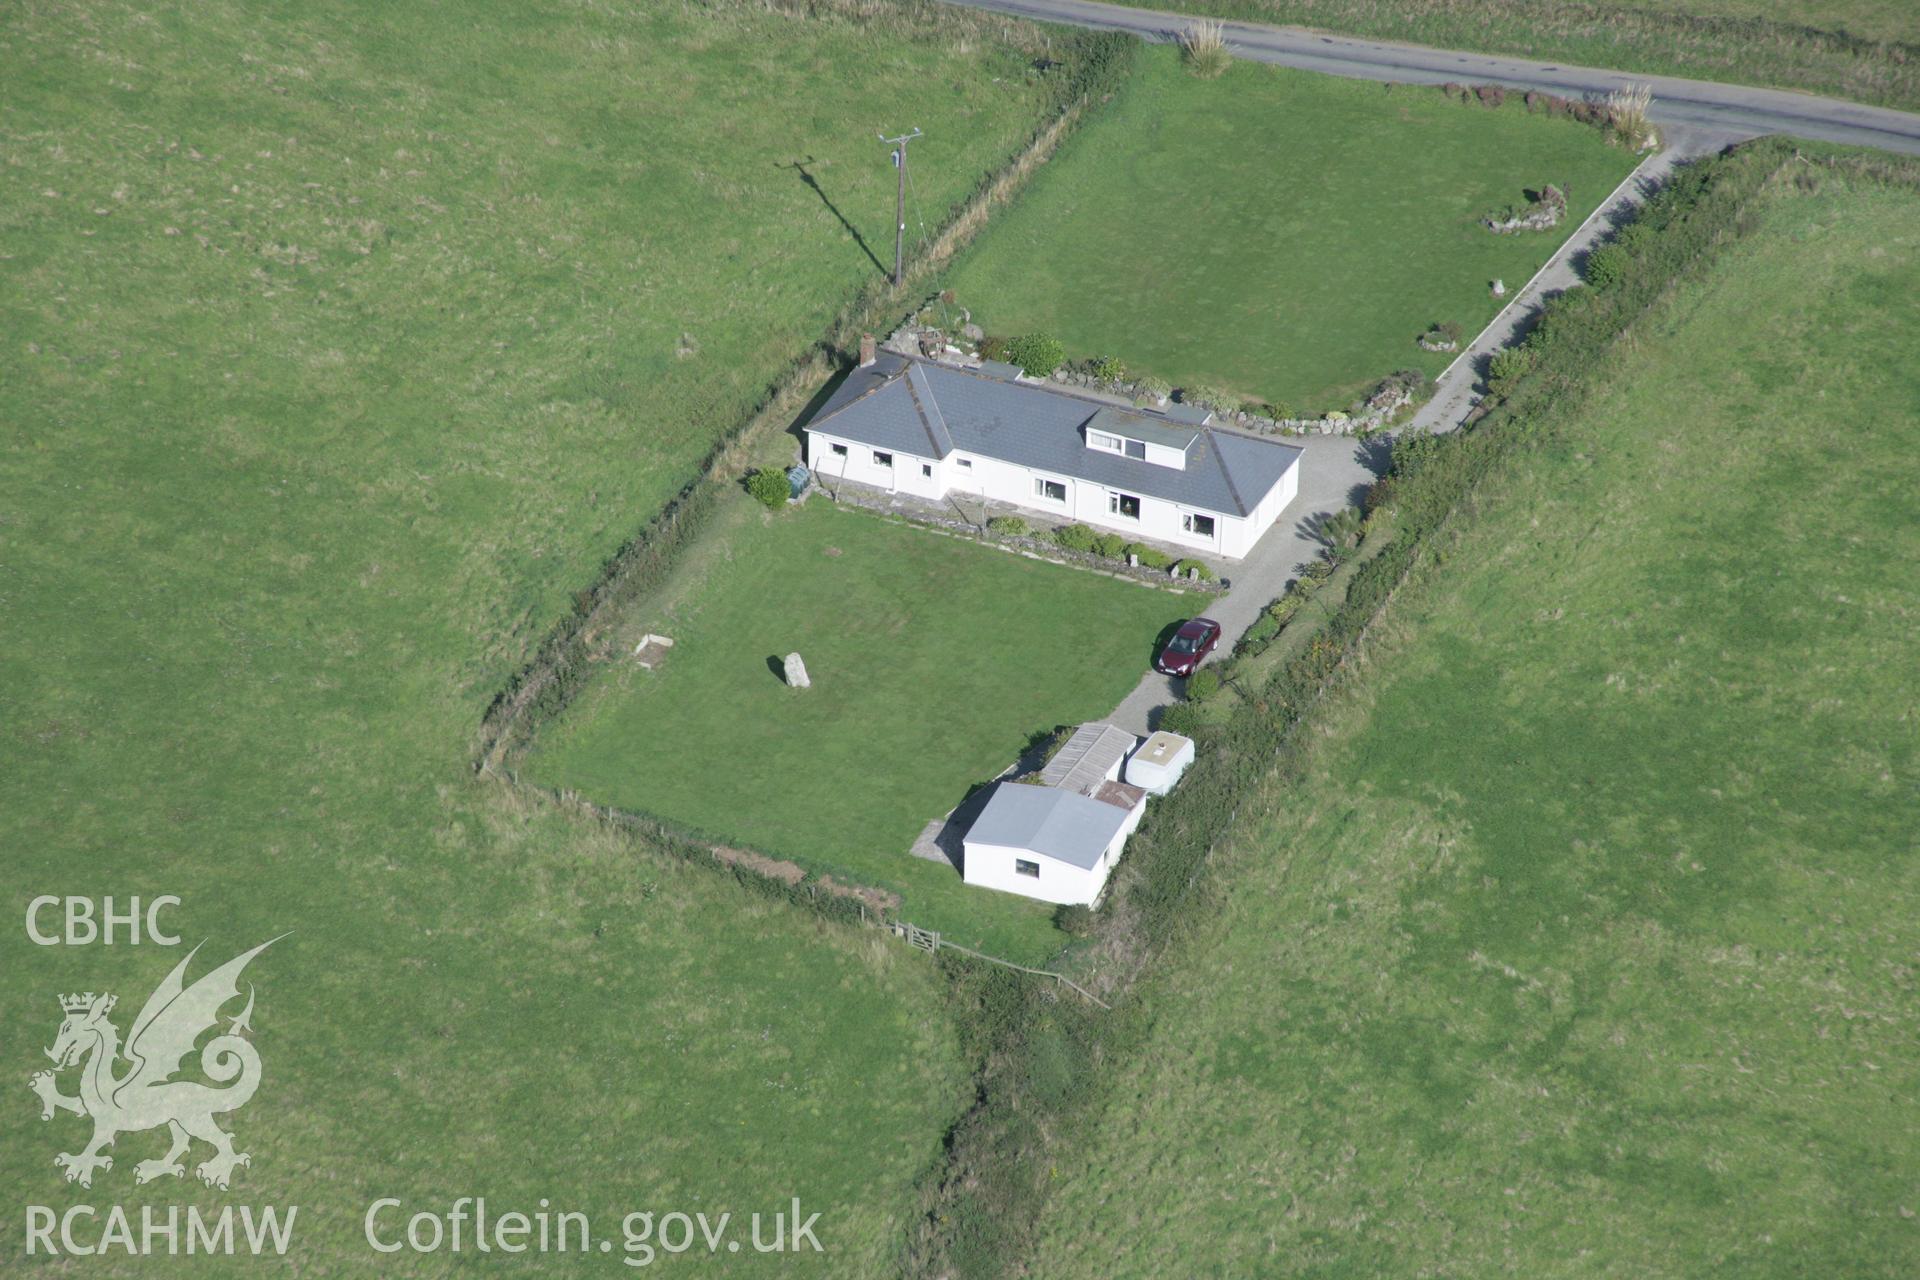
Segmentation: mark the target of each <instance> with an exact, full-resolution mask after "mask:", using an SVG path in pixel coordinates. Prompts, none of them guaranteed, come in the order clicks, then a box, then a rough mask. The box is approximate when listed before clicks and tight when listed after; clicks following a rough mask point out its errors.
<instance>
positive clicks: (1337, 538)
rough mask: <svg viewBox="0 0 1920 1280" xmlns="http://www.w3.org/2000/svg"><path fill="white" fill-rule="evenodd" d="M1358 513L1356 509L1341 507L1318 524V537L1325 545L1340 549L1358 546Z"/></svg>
mask: <svg viewBox="0 0 1920 1280" xmlns="http://www.w3.org/2000/svg"><path fill="white" fill-rule="evenodd" d="M1361 519H1362V517H1361V515H1360V511H1359V509H1358V508H1356V507H1342V508H1340V510H1338V511H1336V512H1334V513H1333V514H1332V515H1330V516H1328V517H1327V518H1326V519H1325V520H1323V521H1321V522H1320V536H1321V537H1322V538H1325V539H1326V541H1327V545H1329V546H1334V547H1340V548H1342V549H1346V548H1351V547H1357V546H1359V545H1360V522H1361Z"/></svg>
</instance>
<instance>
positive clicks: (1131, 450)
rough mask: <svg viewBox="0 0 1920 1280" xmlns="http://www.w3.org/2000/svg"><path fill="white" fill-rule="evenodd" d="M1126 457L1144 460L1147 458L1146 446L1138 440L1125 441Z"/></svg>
mask: <svg viewBox="0 0 1920 1280" xmlns="http://www.w3.org/2000/svg"><path fill="white" fill-rule="evenodd" d="M1127 456H1128V457H1129V458H1145V457H1146V456H1147V446H1146V445H1144V444H1142V443H1140V442H1139V441H1138V440H1129V441H1127Z"/></svg>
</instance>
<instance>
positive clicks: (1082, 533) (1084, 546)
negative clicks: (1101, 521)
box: [1053, 524, 1099, 551]
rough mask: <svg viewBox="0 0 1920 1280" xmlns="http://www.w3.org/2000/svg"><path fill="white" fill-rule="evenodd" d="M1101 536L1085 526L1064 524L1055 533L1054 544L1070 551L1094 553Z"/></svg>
mask: <svg viewBox="0 0 1920 1280" xmlns="http://www.w3.org/2000/svg"><path fill="white" fill-rule="evenodd" d="M1098 539H1099V535H1098V534H1096V533H1094V531H1093V530H1091V529H1089V528H1087V526H1086V525H1083V524H1063V525H1061V526H1060V527H1059V528H1058V529H1055V530H1054V531H1053V540H1054V542H1055V543H1056V544H1057V545H1059V546H1062V547H1065V548H1066V549H1067V550H1069V551H1092V550H1093V547H1094V543H1095V542H1096V541H1098Z"/></svg>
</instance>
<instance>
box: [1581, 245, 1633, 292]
mask: <svg viewBox="0 0 1920 1280" xmlns="http://www.w3.org/2000/svg"><path fill="white" fill-rule="evenodd" d="M1627 264H1628V249H1627V247H1626V246H1625V245H1621V244H1608V245H1602V246H1600V247H1599V248H1598V249H1595V250H1594V251H1593V252H1592V253H1589V254H1588V255H1587V264H1586V267H1585V268H1584V269H1583V271H1582V273H1581V274H1583V275H1584V276H1585V277H1586V280H1587V283H1588V284H1590V285H1592V286H1593V287H1594V288H1596V289H1607V288H1611V287H1612V286H1613V285H1615V284H1617V283H1619V280H1620V277H1621V275H1622V274H1624V273H1625V271H1626V269H1627Z"/></svg>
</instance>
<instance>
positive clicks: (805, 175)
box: [774, 156, 890, 276]
mask: <svg viewBox="0 0 1920 1280" xmlns="http://www.w3.org/2000/svg"><path fill="white" fill-rule="evenodd" d="M812 163H813V157H812V156H808V157H807V158H806V159H805V160H795V161H794V162H793V163H792V164H781V165H775V166H774V168H776V169H791V170H793V171H794V172H795V173H797V174H799V175H800V181H802V182H804V183H806V184H807V186H808V187H810V188H812V190H813V194H815V195H817V196H819V197H820V203H821V204H824V205H825V206H827V212H828V213H830V214H832V215H833V216H834V217H835V218H837V219H839V221H840V225H841V226H843V227H845V228H846V229H847V234H848V235H850V236H852V237H853V242H854V243H855V244H857V245H859V246H860V252H862V253H864V254H866V255H867V261H868V262H871V263H872V264H873V269H874V270H875V271H878V272H879V273H880V274H881V275H883V276H884V275H888V274H890V273H889V272H888V270H887V268H886V266H885V265H884V264H883V263H882V262H881V261H880V258H879V256H878V255H876V254H875V253H874V251H873V246H872V245H869V244H868V243H867V238H866V237H865V236H863V235H861V234H860V228H858V227H856V226H854V225H853V224H852V223H851V222H848V221H847V215H846V214H844V213H842V212H840V206H839V205H837V204H835V203H834V202H833V198H832V197H831V196H829V195H828V194H827V193H826V191H825V190H823V189H822V188H821V186H820V181H819V179H817V178H815V177H814V176H813V174H812V173H810V172H809V171H808V170H807V166H808V165H810V164H812Z"/></svg>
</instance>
